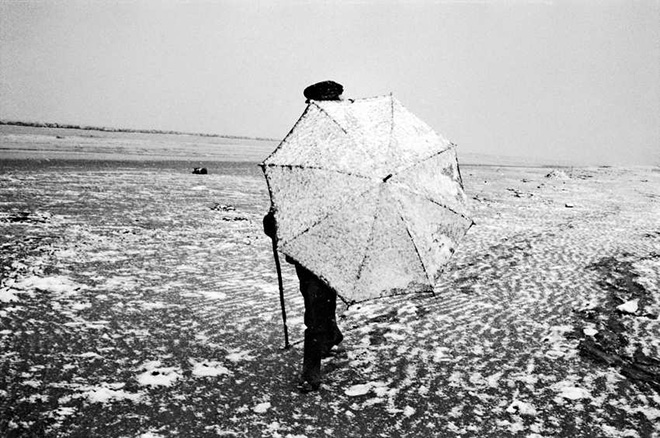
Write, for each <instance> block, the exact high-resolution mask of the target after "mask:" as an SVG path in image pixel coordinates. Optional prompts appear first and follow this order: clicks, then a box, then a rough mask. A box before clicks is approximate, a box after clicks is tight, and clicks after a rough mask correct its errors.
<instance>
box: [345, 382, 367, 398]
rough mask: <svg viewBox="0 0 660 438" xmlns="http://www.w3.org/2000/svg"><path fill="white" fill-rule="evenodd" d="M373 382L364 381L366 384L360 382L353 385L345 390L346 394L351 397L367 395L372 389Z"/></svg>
mask: <svg viewBox="0 0 660 438" xmlns="http://www.w3.org/2000/svg"><path fill="white" fill-rule="evenodd" d="M371 386H372V384H371V383H364V384H359V385H353V386H351V387H350V388H346V389H345V390H344V394H346V395H347V396H349V397H357V396H360V395H365V394H366V393H368V392H369V391H371Z"/></svg>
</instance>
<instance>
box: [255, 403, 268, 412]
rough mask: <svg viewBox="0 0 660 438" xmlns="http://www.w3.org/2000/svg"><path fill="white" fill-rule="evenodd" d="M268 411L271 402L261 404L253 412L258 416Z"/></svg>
mask: <svg viewBox="0 0 660 438" xmlns="http://www.w3.org/2000/svg"><path fill="white" fill-rule="evenodd" d="M268 409H270V402H264V403H259V404H258V405H256V406H255V407H254V408H253V409H252V410H253V411H254V412H256V413H257V414H263V413H264V412H266V411H267V410H268Z"/></svg>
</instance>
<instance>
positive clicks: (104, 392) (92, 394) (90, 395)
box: [84, 387, 142, 403]
mask: <svg viewBox="0 0 660 438" xmlns="http://www.w3.org/2000/svg"><path fill="white" fill-rule="evenodd" d="M84 396H85V397H87V399H88V400H89V401H90V402H92V403H107V402H111V401H115V400H131V401H133V402H137V401H139V400H140V399H141V398H142V394H139V393H137V394H134V393H130V392H126V391H122V390H115V389H110V388H106V387H99V388H96V389H93V390H91V391H87V392H85V394H84Z"/></svg>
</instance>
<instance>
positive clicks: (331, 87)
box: [303, 81, 344, 100]
mask: <svg viewBox="0 0 660 438" xmlns="http://www.w3.org/2000/svg"><path fill="white" fill-rule="evenodd" d="M343 92H344V87H343V86H342V85H341V84H338V83H337V82H334V81H323V82H317V83H316V84H314V85H310V86H309V87H307V88H305V91H303V95H304V96H305V97H306V98H307V99H309V100H339V98H340V96H341V94H342V93H343Z"/></svg>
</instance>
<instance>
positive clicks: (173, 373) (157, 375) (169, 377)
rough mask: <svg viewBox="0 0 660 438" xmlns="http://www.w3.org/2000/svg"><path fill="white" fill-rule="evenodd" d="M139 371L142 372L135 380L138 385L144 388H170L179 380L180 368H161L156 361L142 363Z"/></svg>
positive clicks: (159, 363)
mask: <svg viewBox="0 0 660 438" xmlns="http://www.w3.org/2000/svg"><path fill="white" fill-rule="evenodd" d="M139 370H141V371H143V372H142V373H141V374H139V375H138V376H137V377H136V379H137V381H138V383H139V384H140V385H145V386H146V385H148V386H171V385H172V384H173V383H174V382H175V381H177V380H178V379H179V378H181V369H180V368H178V367H162V366H161V362H160V361H157V360H154V361H149V362H146V363H144V364H143V365H142V366H141V367H140V368H139Z"/></svg>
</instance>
